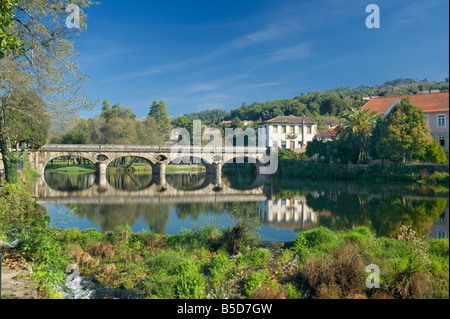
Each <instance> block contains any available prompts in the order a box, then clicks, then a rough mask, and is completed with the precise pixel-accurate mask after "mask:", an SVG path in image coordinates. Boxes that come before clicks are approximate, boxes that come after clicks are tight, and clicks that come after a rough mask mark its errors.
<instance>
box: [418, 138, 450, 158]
mask: <svg viewBox="0 0 450 319" xmlns="http://www.w3.org/2000/svg"><path fill="white" fill-rule="evenodd" d="M423 160H424V161H427V162H433V163H446V162H448V159H447V155H445V152H444V149H443V148H442V147H440V146H439V143H438V142H437V141H436V140H435V139H432V140H431V141H430V143H429V144H428V145H427V147H426V151H425V156H424V158H423Z"/></svg>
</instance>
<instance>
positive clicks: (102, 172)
mask: <svg viewBox="0 0 450 319" xmlns="http://www.w3.org/2000/svg"><path fill="white" fill-rule="evenodd" d="M107 167H108V163H107V162H106V161H98V162H96V163H95V169H96V170H97V172H96V173H97V176H98V184H99V187H100V189H106V188H107V187H108V181H107V179H106V169H107Z"/></svg>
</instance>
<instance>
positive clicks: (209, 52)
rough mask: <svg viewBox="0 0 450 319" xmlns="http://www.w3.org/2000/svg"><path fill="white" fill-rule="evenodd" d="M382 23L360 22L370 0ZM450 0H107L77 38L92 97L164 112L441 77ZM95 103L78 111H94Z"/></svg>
mask: <svg viewBox="0 0 450 319" xmlns="http://www.w3.org/2000/svg"><path fill="white" fill-rule="evenodd" d="M370 3H374V4H377V5H378V6H379V8H380V28H379V29H368V28H367V27H366V24H365V20H366V17H367V16H368V15H369V13H366V12H365V8H366V6H367V5H368V4H370ZM448 12H449V1H448V0H427V1H423V0H422V1H415V0H413V1H412V0H407V1H403V0H389V1H387V0H369V1H363V0H343V1H331V0H330V1H323V0H316V1H289V0H276V1H275V0H272V1H268V0H259V1H254V0H239V1H235V0H227V1H222V0H220V1H216V0H209V1H204V0H201V1H196V0H191V1H186V0H166V1H143V0H140V1H119V0H103V1H102V3H101V4H99V5H94V6H92V7H90V8H88V9H87V10H86V13H87V14H88V16H89V18H88V28H87V30H86V31H85V32H83V33H82V35H81V36H80V37H75V47H76V49H77V50H78V52H79V53H80V54H81V56H79V57H78V59H77V60H78V61H79V64H80V67H81V69H82V70H83V71H84V72H85V73H86V74H87V75H88V76H89V78H90V80H89V83H88V84H87V85H86V87H85V90H86V92H87V93H88V95H89V98H90V99H91V100H97V99H100V100H101V101H103V100H104V99H105V98H107V99H109V101H110V103H112V104H113V103H117V102H121V103H122V104H123V105H125V106H128V107H131V108H133V109H134V112H135V114H136V115H137V116H138V117H143V116H146V115H147V114H148V110H149V107H150V105H151V103H152V101H154V100H158V101H159V100H164V101H165V103H166V105H167V109H168V113H169V114H170V115H179V114H184V113H190V112H196V111H201V110H204V109H213V108H220V109H223V110H226V111H229V110H231V109H235V108H238V107H239V106H241V104H242V103H243V102H246V103H248V104H251V103H253V102H255V101H259V102H266V101H272V100H276V99H285V98H293V97H295V96H298V95H300V94H301V93H302V92H303V93H307V92H309V91H316V90H321V91H323V90H326V89H327V88H336V87H339V86H349V87H357V86H360V85H375V84H381V83H384V82H385V81H388V80H393V79H395V78H399V77H403V78H406V77H408V78H413V79H424V78H428V79H431V80H443V79H444V78H445V77H448V73H449V72H448V70H449V62H448V61H449V13H448ZM100 109H101V105H99V106H97V107H96V108H95V109H94V110H92V111H90V112H85V113H83V114H82V115H83V116H94V115H96V114H98V113H99V112H100Z"/></svg>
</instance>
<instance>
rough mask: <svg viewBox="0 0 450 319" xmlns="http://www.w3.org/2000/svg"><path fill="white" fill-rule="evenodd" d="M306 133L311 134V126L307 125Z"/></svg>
mask: <svg viewBox="0 0 450 319" xmlns="http://www.w3.org/2000/svg"><path fill="white" fill-rule="evenodd" d="M306 134H311V126H307V127H306Z"/></svg>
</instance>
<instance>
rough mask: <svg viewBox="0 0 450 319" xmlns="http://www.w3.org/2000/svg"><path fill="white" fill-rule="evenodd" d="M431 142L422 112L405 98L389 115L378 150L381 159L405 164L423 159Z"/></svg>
mask: <svg viewBox="0 0 450 319" xmlns="http://www.w3.org/2000/svg"><path fill="white" fill-rule="evenodd" d="M431 140H432V137H431V135H430V129H429V128H428V125H427V123H426V119H425V115H424V114H423V112H422V110H421V109H420V108H418V107H417V106H415V105H414V103H413V102H412V100H411V99H410V98H408V97H404V98H402V101H401V102H400V103H398V104H396V105H395V106H394V107H393V108H392V110H391V111H390V112H389V114H388V115H387V117H386V122H385V123H384V126H383V128H382V129H381V136H380V140H379V142H378V145H377V146H376V150H377V153H378V154H379V156H380V157H381V158H384V159H389V160H393V161H403V162H405V161H406V160H412V159H420V158H423V157H424V156H425V154H426V151H427V145H429V143H431Z"/></svg>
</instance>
